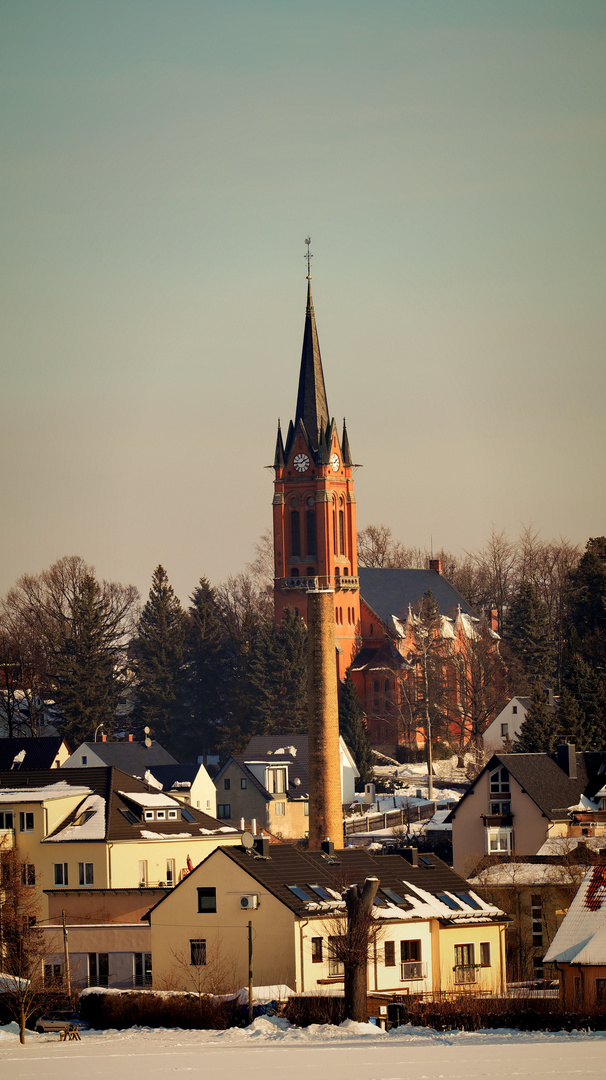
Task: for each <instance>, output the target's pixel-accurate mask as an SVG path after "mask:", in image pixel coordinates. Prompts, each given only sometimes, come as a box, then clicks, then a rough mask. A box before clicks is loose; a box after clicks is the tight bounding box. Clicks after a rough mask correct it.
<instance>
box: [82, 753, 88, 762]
mask: <svg viewBox="0 0 606 1080" xmlns="http://www.w3.org/2000/svg"><path fill="white" fill-rule="evenodd" d="M82 764H83V765H88V758H87V756H86V754H83V755H82Z"/></svg>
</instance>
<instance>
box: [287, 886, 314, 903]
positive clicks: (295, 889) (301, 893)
mask: <svg viewBox="0 0 606 1080" xmlns="http://www.w3.org/2000/svg"><path fill="white" fill-rule="evenodd" d="M286 888H287V889H290V891H291V893H294V895H295V896H296V897H297V899H298V900H306V901H307V902H309V901H311V896H308V895H307V893H306V892H305V890H304V889H302V888H301V887H300V886H299V885H287V886H286Z"/></svg>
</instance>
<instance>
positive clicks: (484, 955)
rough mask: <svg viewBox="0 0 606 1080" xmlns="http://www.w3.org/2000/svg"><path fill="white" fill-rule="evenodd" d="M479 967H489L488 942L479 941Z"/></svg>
mask: <svg viewBox="0 0 606 1080" xmlns="http://www.w3.org/2000/svg"><path fill="white" fill-rule="evenodd" d="M480 967H490V942H489V941H481V942H480Z"/></svg>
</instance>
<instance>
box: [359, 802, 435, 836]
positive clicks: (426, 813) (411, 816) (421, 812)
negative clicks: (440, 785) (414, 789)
mask: <svg viewBox="0 0 606 1080" xmlns="http://www.w3.org/2000/svg"><path fill="white" fill-rule="evenodd" d="M435 812H436V803H435V802H430V803H423V804H422V805H421V804H419V805H418V806H406V807H401V808H400V809H399V810H388V811H387V812H386V813H384V814H364V815H363V816H362V817H359V818H356V819H355V821H346V822H345V835H346V836H353V835H354V834H355V833H367V832H376V831H377V829H393V828H398V827H400V826H401V827H403V828H406V826H407V825H410V824H412V823H413V822H415V821H429V820H430V819H431V818H432V817H433V816H434V814H435Z"/></svg>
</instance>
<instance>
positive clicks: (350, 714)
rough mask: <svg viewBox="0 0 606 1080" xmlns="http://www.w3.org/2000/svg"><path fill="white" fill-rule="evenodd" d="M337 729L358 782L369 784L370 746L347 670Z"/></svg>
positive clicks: (370, 767)
mask: <svg viewBox="0 0 606 1080" xmlns="http://www.w3.org/2000/svg"><path fill="white" fill-rule="evenodd" d="M339 731H340V732H341V735H342V736H343V738H344V739H345V742H346V743H347V746H348V748H349V750H350V751H351V754H352V757H353V759H354V761H355V763H356V766H357V768H358V772H359V773H360V780H359V784H360V786H361V787H364V784H369V783H370V782H371V780H372V778H373V776H374V772H373V756H372V747H371V745H370V742H369V739H368V734H367V732H366V727H365V724H364V720H363V719H362V709H361V707H360V701H359V698H358V692H357V690H356V688H355V686H354V682H353V679H352V678H351V675H350V674H349V671H348V672H347V675H346V676H345V678H344V679H343V682H342V683H341V693H340V696H339Z"/></svg>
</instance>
